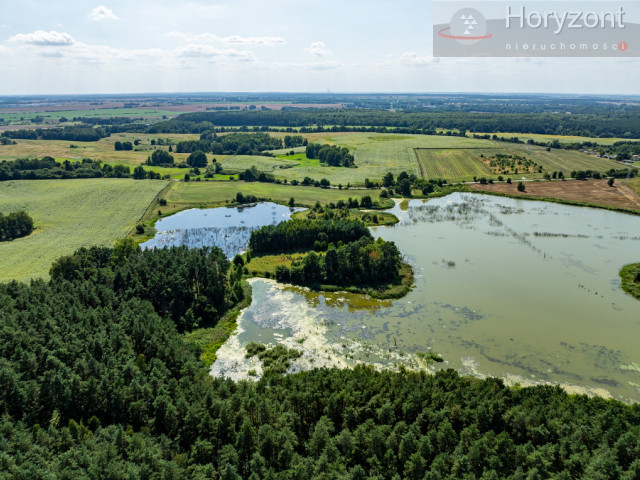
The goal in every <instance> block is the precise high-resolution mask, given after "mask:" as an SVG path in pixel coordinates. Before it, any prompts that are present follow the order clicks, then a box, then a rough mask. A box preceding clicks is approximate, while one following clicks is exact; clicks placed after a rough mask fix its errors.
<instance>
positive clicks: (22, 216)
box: [0, 210, 33, 242]
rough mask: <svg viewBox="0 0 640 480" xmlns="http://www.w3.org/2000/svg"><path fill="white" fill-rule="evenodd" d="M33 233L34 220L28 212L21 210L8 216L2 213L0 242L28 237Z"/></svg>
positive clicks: (0, 217)
mask: <svg viewBox="0 0 640 480" xmlns="http://www.w3.org/2000/svg"><path fill="white" fill-rule="evenodd" d="M32 231H33V219H32V218H31V217H30V216H29V214H27V212H25V211H23V210H21V211H19V212H12V213H8V214H7V215H4V214H2V212H0V242H6V241H9V240H13V239H15V238H20V237H26V236H27V235H29V234H30V233H31V232H32Z"/></svg>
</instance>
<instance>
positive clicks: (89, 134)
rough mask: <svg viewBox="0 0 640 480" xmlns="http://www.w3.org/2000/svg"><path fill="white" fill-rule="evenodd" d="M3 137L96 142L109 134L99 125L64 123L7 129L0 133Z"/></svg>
mask: <svg viewBox="0 0 640 480" xmlns="http://www.w3.org/2000/svg"><path fill="white" fill-rule="evenodd" d="M2 136H3V137H7V138H14V139H24V140H66V141H72V142H97V141H98V140H100V139H101V138H104V137H107V136H109V133H108V132H107V131H105V130H104V129H103V128H101V127H93V126H91V125H65V126H64V127H62V128H35V129H29V130H27V129H22V130H9V131H5V132H3V133H2Z"/></svg>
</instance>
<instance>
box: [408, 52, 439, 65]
mask: <svg viewBox="0 0 640 480" xmlns="http://www.w3.org/2000/svg"><path fill="white" fill-rule="evenodd" d="M400 62H401V63H403V64H405V65H409V66H411V67H424V66H426V65H433V64H434V63H440V59H438V58H434V57H419V56H418V54H417V53H415V52H406V53H403V54H402V56H401V57H400Z"/></svg>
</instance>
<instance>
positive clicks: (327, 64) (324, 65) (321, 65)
mask: <svg viewBox="0 0 640 480" xmlns="http://www.w3.org/2000/svg"><path fill="white" fill-rule="evenodd" d="M269 66H270V67H271V68H273V69H276V70H335V69H336V68H341V67H342V64H340V63H339V62H336V61H333V60H325V61H321V62H306V63H271V64H269Z"/></svg>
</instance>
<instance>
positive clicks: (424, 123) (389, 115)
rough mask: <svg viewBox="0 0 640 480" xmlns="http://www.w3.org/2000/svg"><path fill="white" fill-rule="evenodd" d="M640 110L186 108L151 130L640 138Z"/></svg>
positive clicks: (155, 125)
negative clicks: (381, 130)
mask: <svg viewBox="0 0 640 480" xmlns="http://www.w3.org/2000/svg"><path fill="white" fill-rule="evenodd" d="M638 114H639V111H638V110H637V109H636V110H633V109H632V110H625V109H618V110H614V111H611V112H609V113H608V114H607V115H601V114H598V113H596V112H592V113H570V114H569V113H564V112H563V113H552V112H545V113H531V112H521V113H495V112H487V113H483V112H479V111H475V112H456V111H450V112H449V111H447V112H442V111H428V112H396V111H388V110H374V109H356V110H352V109H322V110H319V109H307V110H305V109H296V110H280V111H272V110H265V111H249V110H246V111H245V110H243V111H237V112H224V111H223V112H219V111H210V112H198V113H185V114H182V115H180V116H178V117H176V118H173V119H171V120H167V121H165V122H159V123H156V124H154V125H151V126H150V127H149V129H148V132H149V133H203V132H206V131H208V130H211V129H213V127H214V126H215V127H243V126H245V127H246V126H248V125H249V126H256V127H285V128H286V127H305V128H308V127H311V128H315V129H317V128H318V127H322V130H323V131H336V132H340V131H354V130H355V131H358V128H359V127H347V126H366V127H389V128H394V129H399V131H401V132H414V133H433V132H435V130H436V129H454V130H460V131H469V132H515V133H536V134H549V135H578V136H587V137H625V138H640V124H639V123H638V121H637V120H638Z"/></svg>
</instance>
